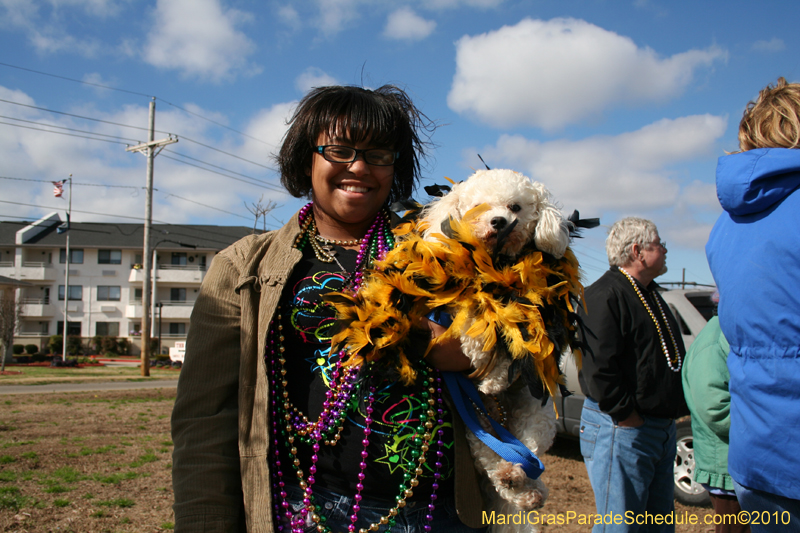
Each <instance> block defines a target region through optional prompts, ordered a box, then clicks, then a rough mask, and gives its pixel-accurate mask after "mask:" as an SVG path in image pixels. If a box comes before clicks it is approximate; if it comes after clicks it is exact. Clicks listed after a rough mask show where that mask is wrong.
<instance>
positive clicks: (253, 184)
mask: <svg viewBox="0 0 800 533" xmlns="http://www.w3.org/2000/svg"><path fill="white" fill-rule="evenodd" d="M161 157H163V158H166V159H170V160H172V161H177V162H178V163H183V164H184V165H188V166H190V167H195V168H199V169H200V170H205V171H206V172H211V173H212V174H217V175H218V176H224V177H226V178H229V179H232V180H236V181H241V182H242V183H246V184H248V185H252V186H254V187H267V188H271V189H272V190H275V191H279V192H284V191H283V190H282V189H279V188H277V187H276V186H274V185H270V184H269V183H264V182H262V183H253V182H251V181H247V180H243V179H241V178H237V177H234V176H229V175H228V174H223V173H222V172H217V171H215V170H211V169H209V168H206V167H201V166H200V165H195V164H192V163H189V162H188V161H182V160H180V159H176V158H174V157H170V156H168V155H165V154H164V153H162V154H161Z"/></svg>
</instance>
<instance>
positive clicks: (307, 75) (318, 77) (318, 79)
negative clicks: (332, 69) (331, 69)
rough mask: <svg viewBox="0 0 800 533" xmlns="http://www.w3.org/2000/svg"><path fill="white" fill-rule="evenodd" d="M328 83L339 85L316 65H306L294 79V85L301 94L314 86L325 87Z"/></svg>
mask: <svg viewBox="0 0 800 533" xmlns="http://www.w3.org/2000/svg"><path fill="white" fill-rule="evenodd" d="M328 85H339V82H337V81H336V78H334V77H333V76H330V75H328V74H326V73H325V72H324V71H323V70H322V69H319V68H317V67H308V68H307V69H305V70H304V71H303V73H302V74H300V75H299V76H298V77H297V79H296V80H295V81H294V86H295V87H297V89H298V90H299V91H300V92H302V93H303V94H305V93H307V92H308V91H309V90H311V89H313V88H314V87H327V86H328Z"/></svg>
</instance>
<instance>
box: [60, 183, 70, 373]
mask: <svg viewBox="0 0 800 533" xmlns="http://www.w3.org/2000/svg"><path fill="white" fill-rule="evenodd" d="M65 181H69V208H67V260H66V263H67V268H66V271H65V273H64V328H63V330H62V331H61V359H62V360H63V361H64V363H66V362H67V330H68V328H69V317H68V315H67V312H68V310H69V225H70V215H71V213H72V174H70V175H69V178H67V179H66V180H65Z"/></svg>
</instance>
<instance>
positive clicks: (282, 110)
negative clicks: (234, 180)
mask: <svg viewBox="0 0 800 533" xmlns="http://www.w3.org/2000/svg"><path fill="white" fill-rule="evenodd" d="M295 107H297V102H287V103H282V104H275V105H274V106H272V107H270V108H269V109H263V110H261V111H259V112H257V113H256V114H255V116H254V117H253V119H252V120H250V123H249V124H248V125H247V128H246V129H245V133H246V134H247V135H248V138H247V139H245V143H244V145H243V146H242V147H241V150H240V152H239V153H241V155H242V157H245V158H247V159H250V160H256V161H265V162H266V163H265V164H267V165H270V166H275V163H274V160H273V158H272V156H273V155H277V153H278V150H279V149H280V144H281V140H282V139H283V136H284V134H285V133H286V130H287V129H288V125H287V124H286V123H287V121H288V120H289V118H290V117H291V116H292V113H293V112H294V110H295ZM253 139H258V141H256V140H253Z"/></svg>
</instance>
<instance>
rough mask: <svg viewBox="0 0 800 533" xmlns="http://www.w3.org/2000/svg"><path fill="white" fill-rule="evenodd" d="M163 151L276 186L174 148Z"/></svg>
mask: <svg viewBox="0 0 800 533" xmlns="http://www.w3.org/2000/svg"><path fill="white" fill-rule="evenodd" d="M164 151H165V152H169V153H171V154H175V155H177V156H180V157H184V158H186V159H191V160H192V161H197V162H198V163H202V164H204V165H208V166H209V167H213V168H216V169H219V170H222V171H225V172H230V173H231V174H237V175H239V176H242V177H243V178H247V179H250V180H253V181H257V182H259V183H263V184H264V185H266V186H268V187H270V186H271V187H277V186H275V185H273V184H271V183H269V182H268V181H264V180H261V179H258V178H254V177H252V176H248V175H247V174H242V173H241V172H236V171H235V170H230V169H228V168H224V167H220V166H217V165H214V164H213V163H209V162H207V161H202V160H200V159H197V158H196V157H192V156H189V155H186V154H182V153H180V152H176V151H174V150H169V149H164ZM278 190H281V191H282V190H283V189H278Z"/></svg>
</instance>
